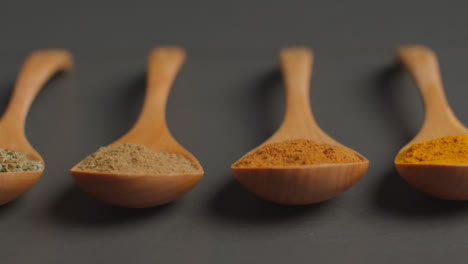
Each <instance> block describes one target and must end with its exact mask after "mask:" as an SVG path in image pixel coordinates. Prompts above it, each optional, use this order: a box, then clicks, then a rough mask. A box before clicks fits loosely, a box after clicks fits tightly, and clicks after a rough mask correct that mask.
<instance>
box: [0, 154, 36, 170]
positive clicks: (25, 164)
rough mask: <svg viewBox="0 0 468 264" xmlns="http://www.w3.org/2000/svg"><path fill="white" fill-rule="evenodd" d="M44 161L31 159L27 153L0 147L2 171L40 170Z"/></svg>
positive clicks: (0, 166)
mask: <svg viewBox="0 0 468 264" xmlns="http://www.w3.org/2000/svg"><path fill="white" fill-rule="evenodd" d="M43 168H44V165H43V164H42V162H40V161H38V160H30V159H28V156H27V154H26V153H23V152H18V151H13V150H8V149H0V172H16V171H40V170H42V169H43Z"/></svg>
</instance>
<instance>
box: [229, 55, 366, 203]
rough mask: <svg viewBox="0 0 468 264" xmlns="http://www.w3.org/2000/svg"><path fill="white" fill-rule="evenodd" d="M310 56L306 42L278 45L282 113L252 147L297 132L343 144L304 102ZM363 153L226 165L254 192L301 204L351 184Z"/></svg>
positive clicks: (362, 168)
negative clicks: (348, 158) (314, 161)
mask: <svg viewBox="0 0 468 264" xmlns="http://www.w3.org/2000/svg"><path fill="white" fill-rule="evenodd" d="M312 61H313V53H312V51H311V50H310V49H308V48H305V47H290V48H285V49H283V50H281V51H280V63H281V68H282V72H283V77H284V81H285V88H286V99H287V101H286V102H287V109H286V114H285V118H284V120H283V123H282V125H281V127H280V128H279V130H278V131H277V132H276V133H275V134H274V135H273V136H272V137H271V138H270V139H268V140H267V141H266V142H264V143H263V144H262V145H260V146H259V147H257V148H256V149H258V148H261V147H262V146H264V145H265V144H269V143H276V142H282V141H285V140H288V139H301V138H305V139H310V140H313V141H315V142H318V143H325V144H329V145H336V146H343V145H341V144H340V143H338V142H336V141H335V140H334V139H332V138H331V137H329V136H328V135H327V134H325V132H323V131H322V129H320V127H319V126H318V125H317V123H316V122H315V120H314V117H313V115H312V111H311V108H310V103H309V83H310V77H311V72H312ZM343 147H344V146H343ZM256 149H254V150H252V151H251V152H253V151H255V150H256ZM251 152H249V153H247V154H246V155H248V154H250V153H251ZM356 154H358V153H356ZM358 155H359V154H358ZM359 156H360V157H362V156H361V155H359ZM362 159H363V161H362V162H356V163H338V164H319V165H310V166H294V167H291V166H284V167H272V168H239V167H231V168H232V171H233V174H234V176H235V177H236V179H237V180H238V181H239V182H240V183H241V184H242V185H243V186H244V187H245V188H246V189H248V190H250V191H251V192H253V193H254V194H256V195H258V196H259V197H261V198H264V199H266V200H269V201H273V202H276V203H280V204H297V205H300V204H311V203H317V202H321V201H324V200H328V199H330V198H333V197H335V196H337V195H338V194H340V193H342V192H343V191H345V190H346V189H348V188H349V187H351V186H352V185H353V184H355V183H356V182H357V181H358V180H359V179H360V178H361V176H362V175H363V174H364V173H365V172H366V170H367V167H368V166H369V161H368V160H367V159H365V158H364V157H362Z"/></svg>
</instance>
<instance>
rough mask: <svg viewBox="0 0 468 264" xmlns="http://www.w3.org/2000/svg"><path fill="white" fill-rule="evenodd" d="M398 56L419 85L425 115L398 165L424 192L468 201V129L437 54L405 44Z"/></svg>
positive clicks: (421, 47)
mask: <svg viewBox="0 0 468 264" xmlns="http://www.w3.org/2000/svg"><path fill="white" fill-rule="evenodd" d="M396 56H397V58H398V60H399V61H400V62H401V63H402V64H403V65H404V66H405V67H406V68H407V69H408V71H409V72H410V73H411V75H412V77H413V79H414V80H415V82H416V84H417V85H418V88H419V91H420V93H421V95H422V97H423V99H424V105H425V111H426V118H425V121H424V125H423V126H422V128H421V131H419V133H418V134H417V135H416V137H415V138H414V139H413V140H412V141H411V142H409V143H408V144H407V145H406V146H405V147H403V148H402V149H401V150H400V152H399V153H398V155H397V157H396V158H395V166H396V168H397V170H398V172H399V173H400V175H401V177H403V178H404V179H405V180H406V181H407V182H408V183H409V184H410V185H412V186H413V187H415V188H417V189H419V190H420V191H422V192H424V193H427V194H429V195H432V196H434V197H438V198H443V199H450V200H468V136H467V135H468V129H467V128H466V127H465V126H463V124H462V123H461V122H460V121H459V120H458V119H457V117H456V116H455V114H454V113H453V111H452V109H451V108H450V106H449V104H448V102H447V99H446V97H445V94H444V88H443V85H442V78H441V76H440V71H439V64H438V62H437V57H436V55H435V53H434V52H433V51H432V50H431V49H429V48H427V47H425V46H402V47H400V48H398V49H397V51H396Z"/></svg>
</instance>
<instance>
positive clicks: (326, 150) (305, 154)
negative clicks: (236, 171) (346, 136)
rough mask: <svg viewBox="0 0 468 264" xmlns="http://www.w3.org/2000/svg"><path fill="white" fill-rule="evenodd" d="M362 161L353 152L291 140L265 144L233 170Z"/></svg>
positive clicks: (237, 164)
mask: <svg viewBox="0 0 468 264" xmlns="http://www.w3.org/2000/svg"><path fill="white" fill-rule="evenodd" d="M363 160H364V159H363V158H362V157H361V156H360V155H358V154H357V153H355V152H354V151H352V150H350V149H348V148H345V147H342V146H332V145H328V144H319V143H317V142H314V141H312V140H308V139H293V140H286V141H283V142H279V143H271V144H267V145H265V146H263V147H261V148H259V149H257V150H255V151H254V152H252V153H250V154H248V155H247V156H245V157H243V158H241V159H240V160H239V161H237V162H236V163H234V164H233V165H232V167H234V168H261V167H275V166H280V167H282V166H301V165H314V164H325V163H350V162H360V161H363Z"/></svg>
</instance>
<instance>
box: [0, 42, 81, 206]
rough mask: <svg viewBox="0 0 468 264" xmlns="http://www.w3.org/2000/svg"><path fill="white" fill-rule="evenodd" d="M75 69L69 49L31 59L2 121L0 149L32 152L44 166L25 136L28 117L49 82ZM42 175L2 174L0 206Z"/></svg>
mask: <svg viewBox="0 0 468 264" xmlns="http://www.w3.org/2000/svg"><path fill="white" fill-rule="evenodd" d="M72 66H73V57H72V55H71V54H70V52H68V51H66V50H60V49H51V50H38V51H35V52H33V53H31V54H30V55H29V56H28V58H27V59H26V61H25V62H24V64H23V66H22V68H21V71H20V73H19V75H18V78H17V80H16V84H15V87H14V89H13V93H12V96H11V99H10V102H9V104H8V106H7V109H6V110H5V113H4V114H3V116H2V118H1V119H0V148H3V149H12V150H15V151H20V152H25V153H28V158H29V159H32V160H40V161H42V162H43V163H44V161H43V159H42V157H41V156H40V155H39V153H37V151H36V150H35V149H34V148H33V147H32V146H31V144H29V142H28V140H27V139H26V136H25V134H24V126H25V121H26V116H27V114H28V111H29V108H30V106H31V104H32V102H33V100H34V98H35V97H36V95H37V94H38V93H39V91H40V90H41V88H42V87H43V86H44V84H45V83H46V82H47V80H49V79H50V78H51V77H52V76H53V75H54V74H55V73H57V72H59V71H64V70H69V69H71V68H72ZM44 167H45V164H44ZM42 172H43V171H33V172H5V173H0V204H5V203H8V202H9V201H12V200H14V199H15V198H17V197H18V196H20V195H21V194H22V193H24V192H26V191H27V190H29V189H30V188H32V186H34V184H35V183H36V182H37V181H38V180H39V178H40V176H41V175H42Z"/></svg>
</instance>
